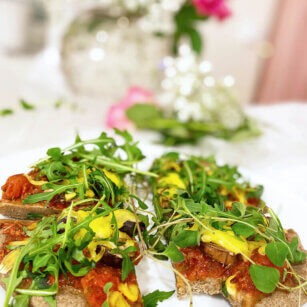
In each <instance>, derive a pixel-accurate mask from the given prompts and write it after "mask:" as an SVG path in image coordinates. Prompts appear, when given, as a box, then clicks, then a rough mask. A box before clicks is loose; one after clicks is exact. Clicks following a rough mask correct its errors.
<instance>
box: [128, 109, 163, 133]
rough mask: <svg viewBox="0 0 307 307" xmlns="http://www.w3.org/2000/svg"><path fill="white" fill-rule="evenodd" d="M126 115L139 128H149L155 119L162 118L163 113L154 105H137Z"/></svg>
mask: <svg viewBox="0 0 307 307" xmlns="http://www.w3.org/2000/svg"><path fill="white" fill-rule="evenodd" d="M126 114H127V117H128V118H129V119H130V120H131V121H133V122H134V123H135V124H136V125H137V126H138V127H139V128H148V127H149V126H150V122H151V121H152V120H153V119H154V118H155V119H156V118H161V117H162V111H161V110H159V109H158V108H157V107H156V106H154V105H152V104H135V105H133V106H132V107H130V108H129V109H128V110H127V111H126Z"/></svg>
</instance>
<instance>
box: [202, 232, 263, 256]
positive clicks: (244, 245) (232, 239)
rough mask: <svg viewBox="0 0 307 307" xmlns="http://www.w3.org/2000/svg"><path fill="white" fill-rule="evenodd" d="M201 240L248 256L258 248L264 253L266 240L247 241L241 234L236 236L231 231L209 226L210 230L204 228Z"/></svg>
mask: <svg viewBox="0 0 307 307" xmlns="http://www.w3.org/2000/svg"><path fill="white" fill-rule="evenodd" d="M201 240H202V241H203V242H205V243H209V242H212V243H215V244H217V245H219V246H222V247H223V248H225V249H227V250H229V251H230V252H232V253H234V254H243V255H247V256H248V257H250V256H251V254H252V252H253V251H254V250H255V249H256V248H259V253H260V254H262V255H264V254H265V252H264V251H265V246H266V244H267V243H266V241H265V240H260V241H247V240H246V239H244V238H243V237H242V236H241V237H240V238H238V237H236V236H235V234H234V233H233V231H231V230H229V231H222V230H217V229H214V228H212V227H210V230H207V229H206V230H204V231H203V234H202V236H201Z"/></svg>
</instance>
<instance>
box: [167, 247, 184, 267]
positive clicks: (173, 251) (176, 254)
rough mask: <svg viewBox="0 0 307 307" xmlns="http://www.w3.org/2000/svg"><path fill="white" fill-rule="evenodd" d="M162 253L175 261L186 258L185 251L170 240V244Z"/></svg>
mask: <svg viewBox="0 0 307 307" xmlns="http://www.w3.org/2000/svg"><path fill="white" fill-rule="evenodd" d="M162 254H163V255H165V256H167V257H169V258H170V260H171V261H172V262H174V263H177V262H180V261H182V260H184V255H183V253H182V252H181V251H180V250H179V249H178V247H177V246H176V244H175V243H174V242H170V244H169V245H168V247H167V248H166V250H165V251H164V252H163V253H162Z"/></svg>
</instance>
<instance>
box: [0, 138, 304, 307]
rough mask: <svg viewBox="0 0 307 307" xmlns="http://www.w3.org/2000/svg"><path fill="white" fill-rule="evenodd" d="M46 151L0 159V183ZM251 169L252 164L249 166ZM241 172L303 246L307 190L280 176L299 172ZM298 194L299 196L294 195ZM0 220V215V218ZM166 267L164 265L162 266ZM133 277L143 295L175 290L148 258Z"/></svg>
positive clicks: (151, 148) (151, 149)
mask: <svg viewBox="0 0 307 307" xmlns="http://www.w3.org/2000/svg"><path fill="white" fill-rule="evenodd" d="M140 146H141V148H142V150H143V152H144V154H145V155H146V156H147V157H148V158H147V161H146V162H144V163H143V167H149V165H150V164H151V162H152V160H153V159H154V158H155V157H157V156H159V155H160V154H161V153H163V152H166V151H169V149H165V148H163V147H161V146H156V145H150V144H145V143H143V144H141V145H140ZM47 148H48V147H46V148H40V149H35V150H31V151H26V152H22V153H17V154H13V155H10V156H7V157H3V158H1V159H0V174H1V177H0V184H1V185H2V184H3V183H4V182H5V180H6V178H7V177H8V176H10V175H12V174H16V173H23V172H26V171H27V170H28V166H29V165H31V163H33V162H34V161H36V160H37V159H39V158H41V157H42V156H44V154H45V152H46V149H47ZM253 166H255V165H253ZM240 170H241V172H242V173H243V174H244V175H245V176H247V178H248V179H250V180H251V181H252V182H253V183H261V184H263V185H264V187H265V194H264V200H265V201H266V202H267V204H268V205H269V206H270V207H271V208H273V210H275V211H276V212H277V213H278V214H279V216H280V219H281V222H282V223H283V225H284V227H285V228H290V227H292V228H294V229H295V230H296V231H297V232H298V233H299V234H300V236H301V238H302V241H303V244H304V245H305V246H307V238H306V236H305V232H306V230H305V229H306V226H305V223H306V204H305V203H306V199H307V189H306V181H305V180H304V181H303V180H302V181H300V180H294V181H295V185H293V184H292V185H291V184H289V181H287V180H286V181H285V180H282V179H284V178H281V177H280V176H281V174H282V173H283V172H285V173H287V174H288V175H289V176H290V179H291V176H293V178H294V176H295V172H299V171H300V170H299V169H297V170H293V169H290V170H289V169H287V165H284V168H283V169H280V166H279V167H278V169H275V170H276V176H275V175H274V168H273V171H272V167H271V166H270V167H267V168H265V167H264V168H259V170H255V167H253V168H251V169H247V168H246V169H240ZM297 191H300V193H297ZM0 217H1V216H0ZM166 264H167V263H166ZM136 271H137V278H138V282H139V286H140V289H141V291H142V293H143V294H147V293H149V292H151V291H154V290H156V289H159V290H163V291H170V290H173V289H175V278H174V274H173V273H172V272H171V271H170V270H168V269H167V268H165V267H164V266H163V265H161V264H158V263H156V262H153V261H151V260H149V259H144V260H142V261H141V263H140V264H139V265H138V266H137V268H136ZM4 295H5V292H4V290H2V289H1V290H0V302H3V301H4ZM193 301H194V306H212V307H223V306H229V305H228V303H227V302H226V301H225V300H224V299H223V298H222V297H218V296H212V297H210V296H207V295H195V296H194V300H193ZM172 305H176V307H180V306H188V300H187V299H185V300H180V301H179V300H178V299H177V298H176V296H175V295H174V296H173V297H172V298H170V299H169V300H167V301H165V302H163V303H160V305H159V306H172Z"/></svg>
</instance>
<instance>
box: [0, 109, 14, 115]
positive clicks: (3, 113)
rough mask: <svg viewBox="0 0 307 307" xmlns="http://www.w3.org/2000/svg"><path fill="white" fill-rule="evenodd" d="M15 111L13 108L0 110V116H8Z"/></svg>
mask: <svg viewBox="0 0 307 307" xmlns="http://www.w3.org/2000/svg"><path fill="white" fill-rule="evenodd" d="M13 113H14V111H13V110H12V109H2V110H0V116H7V115H11V114H13Z"/></svg>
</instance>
